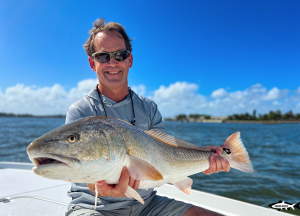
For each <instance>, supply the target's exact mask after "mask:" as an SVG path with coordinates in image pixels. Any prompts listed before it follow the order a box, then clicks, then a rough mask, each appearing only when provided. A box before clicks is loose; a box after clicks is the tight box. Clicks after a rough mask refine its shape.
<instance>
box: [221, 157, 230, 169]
mask: <svg viewBox="0 0 300 216" xmlns="http://www.w3.org/2000/svg"><path fill="white" fill-rule="evenodd" d="M221 162H222V167H223V170H224V171H225V172H229V170H230V163H229V162H228V160H227V159H225V158H222V160H221Z"/></svg>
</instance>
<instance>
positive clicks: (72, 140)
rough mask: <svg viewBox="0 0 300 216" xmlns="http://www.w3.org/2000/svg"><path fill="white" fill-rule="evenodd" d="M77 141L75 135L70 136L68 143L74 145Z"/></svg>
mask: <svg viewBox="0 0 300 216" xmlns="http://www.w3.org/2000/svg"><path fill="white" fill-rule="evenodd" d="M76 141H77V137H76V136H75V135H69V136H68V142H70V143H74V142H76Z"/></svg>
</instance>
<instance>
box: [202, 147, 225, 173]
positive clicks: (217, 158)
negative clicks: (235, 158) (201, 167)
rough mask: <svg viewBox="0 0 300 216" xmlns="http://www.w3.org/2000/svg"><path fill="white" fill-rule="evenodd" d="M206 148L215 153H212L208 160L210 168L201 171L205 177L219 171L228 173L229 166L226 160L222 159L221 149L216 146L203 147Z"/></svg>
mask: <svg viewBox="0 0 300 216" xmlns="http://www.w3.org/2000/svg"><path fill="white" fill-rule="evenodd" d="M205 147H206V148H208V149H210V150H212V151H214V152H216V153H213V154H212V155H211V156H210V158H209V163H210V166H209V168H208V169H207V170H205V171H203V173H204V174H205V175H210V174H212V173H218V172H220V171H225V172H229V170H230V164H229V162H228V160H227V159H225V158H222V157H221V155H222V152H223V148H222V147H218V146H205Z"/></svg>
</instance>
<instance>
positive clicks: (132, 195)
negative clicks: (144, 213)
mask: <svg viewBox="0 0 300 216" xmlns="http://www.w3.org/2000/svg"><path fill="white" fill-rule="evenodd" d="M124 194H125V196H127V197H128V198H134V199H136V200H137V201H139V202H140V203H142V204H144V203H145V202H144V200H143V199H142V197H141V196H140V195H139V194H138V192H136V191H135V190H134V189H133V188H132V187H130V186H128V187H127V190H126V192H125V193H124Z"/></svg>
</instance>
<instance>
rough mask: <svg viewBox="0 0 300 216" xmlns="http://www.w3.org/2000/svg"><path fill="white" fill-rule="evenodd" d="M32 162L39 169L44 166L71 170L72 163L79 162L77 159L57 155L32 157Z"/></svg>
mask: <svg viewBox="0 0 300 216" xmlns="http://www.w3.org/2000/svg"><path fill="white" fill-rule="evenodd" d="M30 160H31V161H32V162H33V163H34V165H35V166H36V167H37V168H40V167H43V166H68V167H70V168H71V165H72V163H74V162H78V161H79V160H78V159H77V158H75V157H63V156H60V155H55V154H40V155H30Z"/></svg>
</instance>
